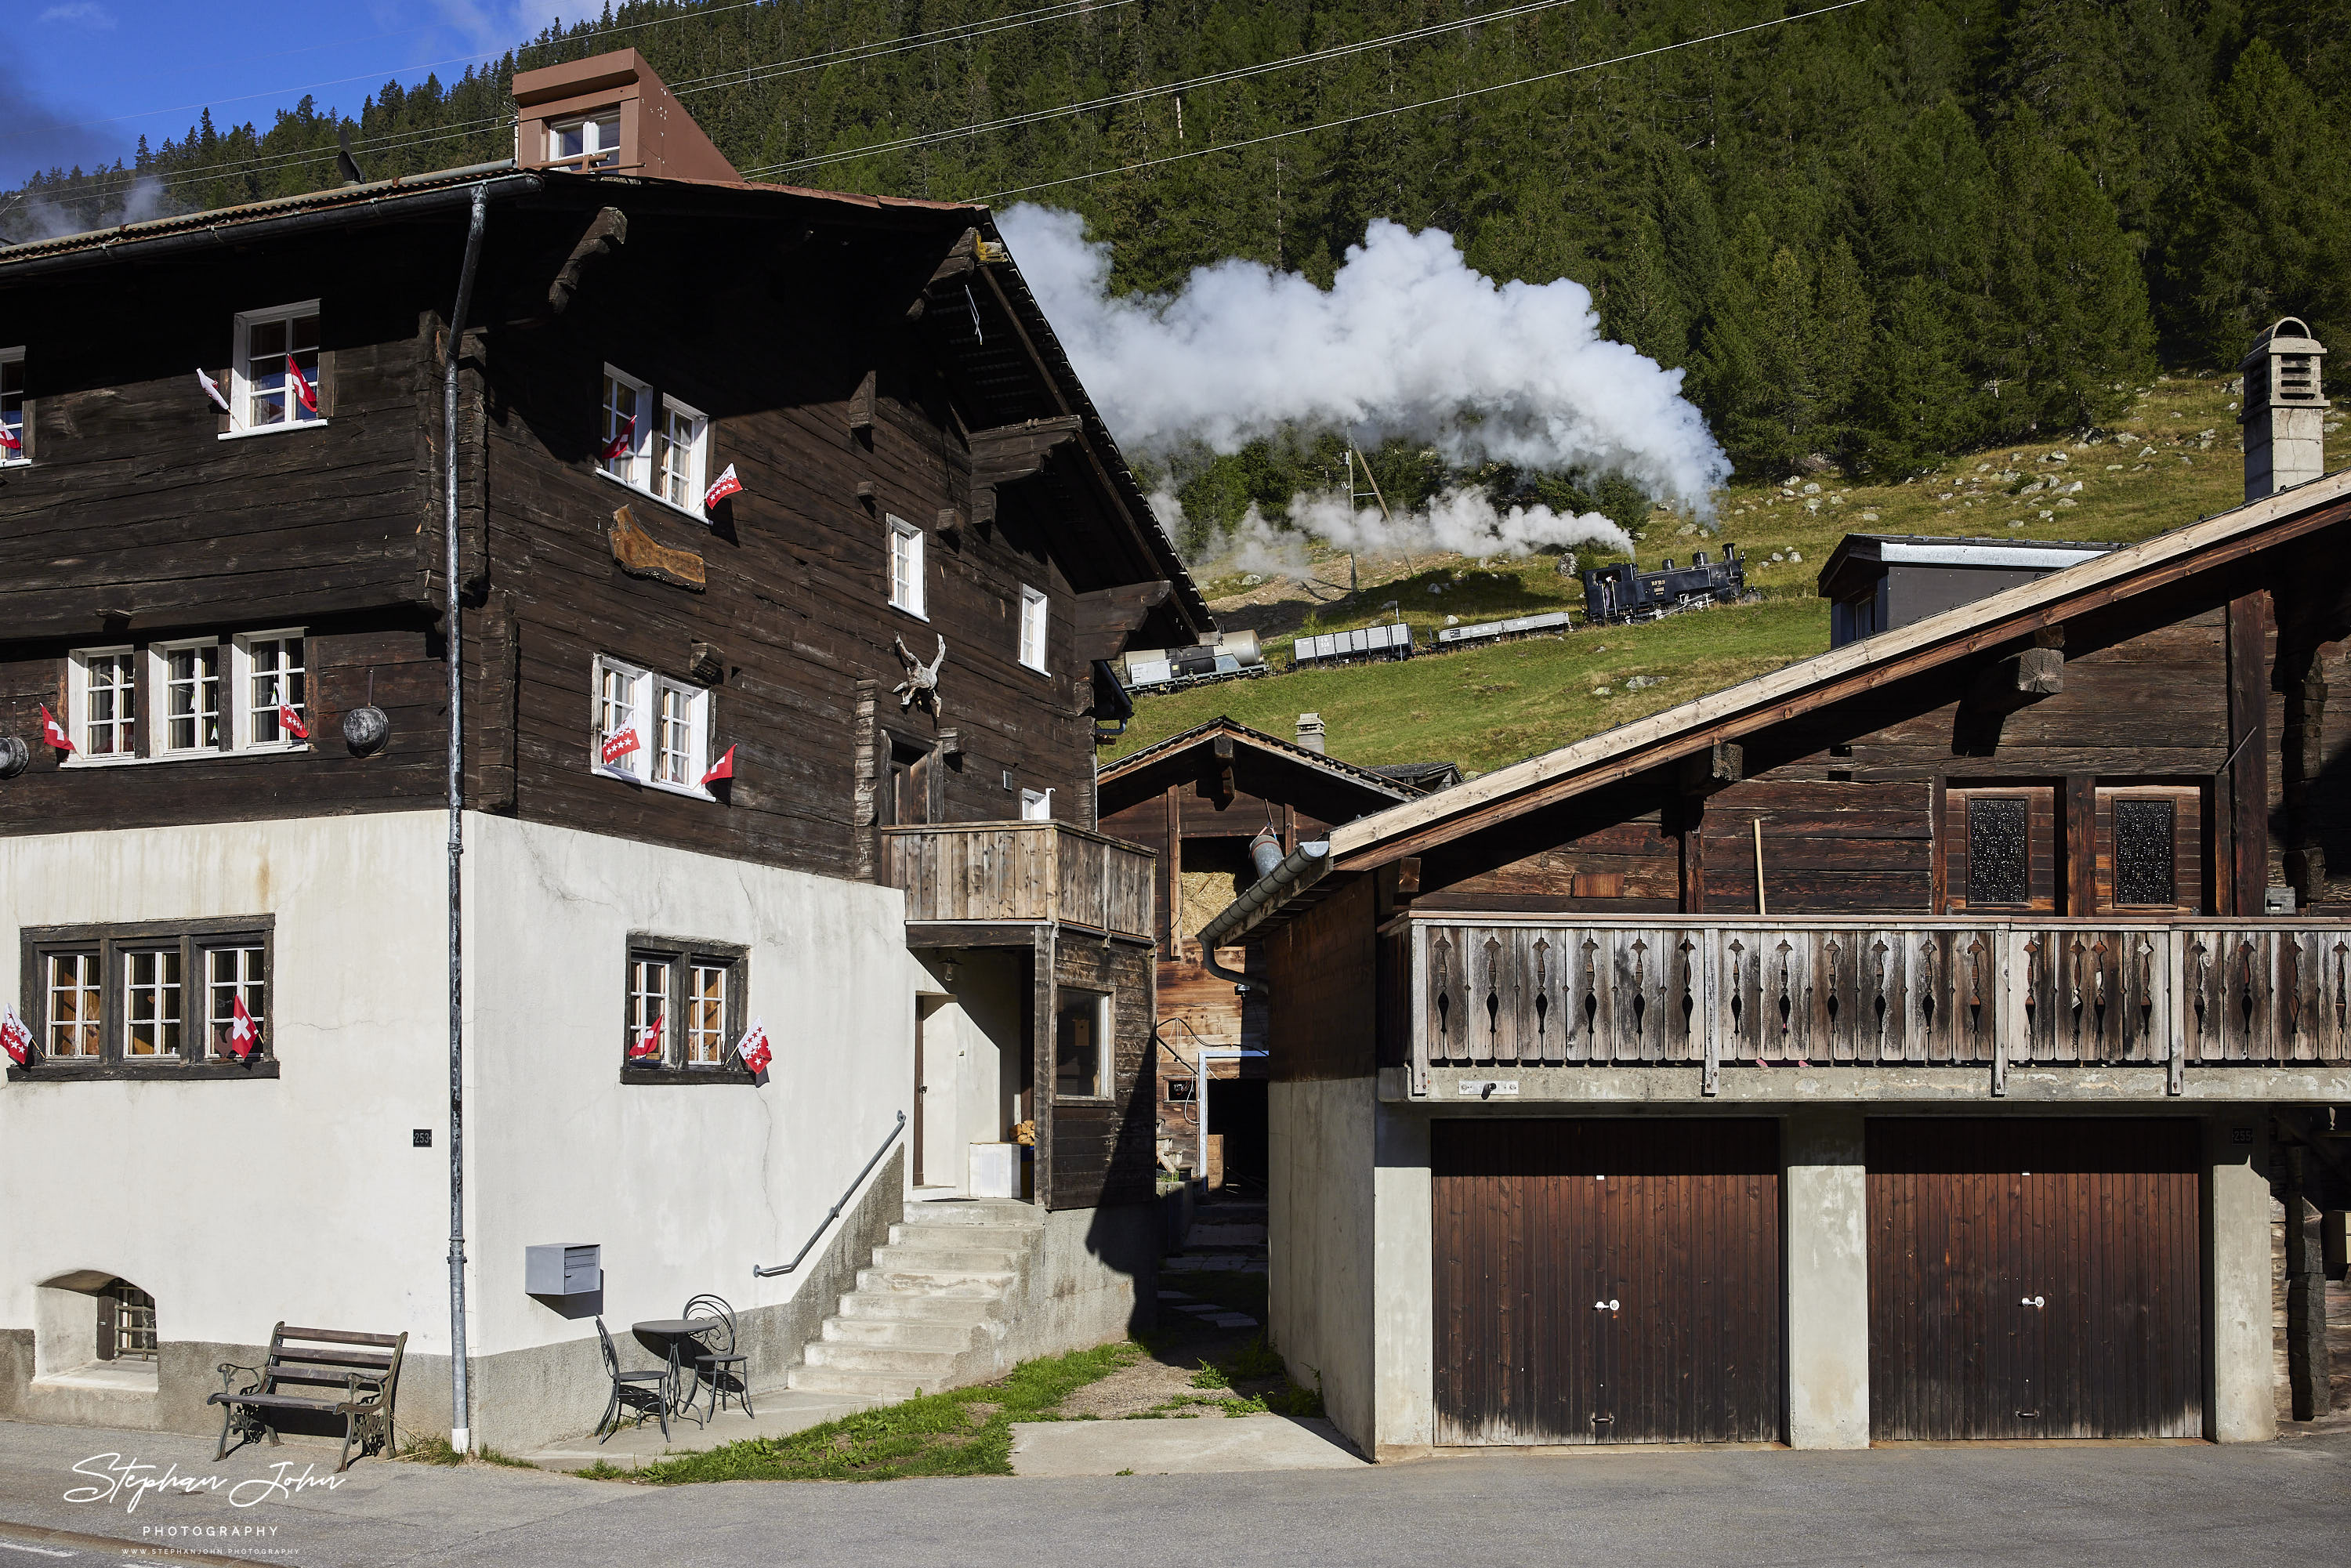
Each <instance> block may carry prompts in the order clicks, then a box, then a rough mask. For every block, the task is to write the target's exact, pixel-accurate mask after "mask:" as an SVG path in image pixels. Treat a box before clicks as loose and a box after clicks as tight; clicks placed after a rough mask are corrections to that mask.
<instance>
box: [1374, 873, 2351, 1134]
mask: <svg viewBox="0 0 2351 1568" xmlns="http://www.w3.org/2000/svg"><path fill="white" fill-rule="evenodd" d="M1411 941H1412V982H1413V992H1412V1002H1411V1007H1410V1014H1409V1016H1410V1019H1411V1028H1412V1031H1413V1038H1412V1042H1411V1045H1412V1049H1411V1061H1412V1065H1413V1074H1414V1089H1415V1092H1421V1091H1422V1090H1424V1089H1425V1088H1426V1076H1427V1071H1428V1069H1429V1068H1431V1067H1468V1066H1483V1065H1485V1064H1488V1063H1491V1064H1494V1065H1496V1066H1513V1065H1519V1066H1529V1067H1537V1066H1584V1065H1599V1064H1614V1063H1679V1064H1694V1065H1699V1066H1702V1067H1703V1069H1704V1074H1703V1086H1704V1090H1705V1092H1707V1093H1709V1094H1710V1093H1713V1092H1715V1089H1716V1085H1717V1076H1716V1075H1717V1071H1718V1069H1719V1067H1720V1066H1721V1065H1722V1064H1723V1063H1725V1062H1728V1063H1730V1064H1733V1065H1742V1064H1757V1063H1761V1064H1764V1065H1767V1066H1768V1065H1774V1064H1778V1063H1781V1062H1787V1063H1791V1064H1793V1063H1797V1062H1802V1063H1804V1064H1807V1065H1809V1066H1813V1067H1841V1066H1873V1065H1892V1066H1900V1065H1910V1066H1920V1067H1931V1066H1981V1067H1985V1068H1987V1069H1988V1070H1989V1071H1990V1072H1991V1080H1992V1089H1993V1092H1996V1093H1997V1092H2003V1091H2004V1090H2005V1087H2006V1075H2007V1071H2008V1069H2009V1068H2010V1067H2011V1065H2016V1066H2033V1067H2039V1066H2043V1065H2044V1064H2055V1065H2074V1066H2100V1065H2115V1064H2137V1065H2143V1066H2162V1067H2168V1069H2169V1080H2168V1082H2169V1086H2170V1091H2171V1092H2173V1093H2179V1092H2181V1090H2182V1084H2183V1075H2184V1073H2185V1071H2186V1070H2187V1069H2189V1068H2190V1067H2194V1066H2196V1065H2199V1064H2208V1063H2209V1064H2220V1065H2280V1066H2283V1065H2292V1064H2294V1063H2297V1062H2310V1063H2338V1062H2346V1061H2351V925H2317V924H2306V923H2294V922H2290V921H2280V920H2258V921H2236V922H2231V921H2211V920H2199V921H2183V922H2178V923H2169V922H2145V923H2141V922H2131V921H2119V920H2117V921H2066V920H2052V919H2043V920H2030V921H2013V922H1990V921H1985V922H1962V921H1905V920H1870V919H1851V920H1835V919H1823V918H1815V919H1810V920H1789V921H1775V920H1767V919H1758V920H1736V921H1733V920H1712V921H1708V920H1694V919H1675V918H1667V917H1660V918H1656V919H1651V920H1646V921H1603V920H1575V919H1568V920H1559V921H1537V920H1528V919H1525V918H1510V917H1494V918H1482V917H1468V916H1454V915H1446V916H1427V917H1423V918H1420V919H1416V920H1415V921H1414V923H1413V936H1412V938H1411Z"/></svg>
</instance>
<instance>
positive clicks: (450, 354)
mask: <svg viewBox="0 0 2351 1568" xmlns="http://www.w3.org/2000/svg"><path fill="white" fill-rule="evenodd" d="M489 214H490V193H489V191H488V190H487V188H486V187H485V186H482V185H476V186H475V187H474V205H473V214H472V215H471V217H470V218H469V219H468V220H467V222H466V226H465V268H464V270H462V271H461V272H459V273H458V275H457V308H455V310H453V311H451V312H450V315H449V340H448V343H447V346H446V347H445V349H444V351H443V353H442V356H441V357H442V364H443V370H442V382H441V444H442V454H443V455H444V457H445V458H446V459H447V468H446V470H445V474H444V480H443V484H442V490H443V495H444V500H445V501H446V503H447V507H446V510H445V512H444V518H443V528H442V531H443V533H444V535H445V536H446V538H445V541H444V542H445V543H446V545H447V547H448V549H447V555H446V558H445V559H444V571H445V572H446V574H447V582H446V583H445V585H444V586H445V587H446V588H447V590H448V595H449V597H448V640H447V644H446V649H447V653H448V658H449V1447H451V1448H454V1449H455V1450H456V1451H457V1452H458V1453H461V1454H463V1453H465V1452H467V1451H469V1450H470V1449H471V1448H472V1446H473V1437H474V1434H473V1429H472V1422H471V1421H470V1420H469V1419H468V1416H470V1414H471V1409H472V1406H471V1404H470V1402H469V1400H468V1398H467V1389H466V1376H465V904H464V895H465V873H464V870H463V857H464V855H465V665H464V662H463V660H461V659H460V658H459V657H458V637H457V633H458V606H457V361H458V358H459V356H460V355H461V354H462V353H463V351H464V344H465V316H466V312H467V310H468V309H469V308H471V306H472V304H473V299H474V267H475V264H476V263H477V262H479V261H480V260H481V256H482V230H483V228H484V226H485V225H486V224H487V223H488V221H489Z"/></svg>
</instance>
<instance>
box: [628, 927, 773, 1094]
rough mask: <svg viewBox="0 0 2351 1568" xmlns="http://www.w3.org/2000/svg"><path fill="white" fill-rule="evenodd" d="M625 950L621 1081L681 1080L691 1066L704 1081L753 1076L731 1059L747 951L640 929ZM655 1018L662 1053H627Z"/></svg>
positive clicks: (738, 1036) (740, 1032)
mask: <svg viewBox="0 0 2351 1568" xmlns="http://www.w3.org/2000/svg"><path fill="white" fill-rule="evenodd" d="M628 954H629V969H628V985H627V991H626V995H627V1007H626V1009H625V1011H624V1014H623V1019H622V1021H623V1025H624V1028H623V1032H622V1056H621V1073H622V1082H629V1083H679V1082H687V1081H688V1080H687V1077H686V1075H687V1074H688V1073H695V1074H698V1076H699V1081H701V1082H718V1081H721V1080H722V1079H723V1080H724V1081H726V1082H751V1081H752V1074H751V1072H750V1071H749V1070H748V1069H747V1068H746V1067H744V1066H743V1064H742V1063H741V1062H740V1061H735V1060H734V1055H735V1042H736V1041H737V1040H740V1039H741V1038H742V1036H743V1003H744V998H745V993H746V991H747V974H748V969H747V966H748V964H749V962H750V958H749V955H748V953H747V950H746V949H744V948H742V947H739V946H735V945H734V944H732V943H726V942H695V941H688V940H684V939H681V938H678V937H674V936H653V935H652V934H650V933H644V932H640V933H636V934H633V935H632V936H630V937H629V947H628ZM656 1024H658V1026H659V1028H660V1030H661V1033H660V1036H659V1037H658V1038H659V1040H660V1044H661V1051H660V1053H659V1054H658V1055H655V1056H643V1057H640V1056H632V1055H630V1054H629V1052H630V1051H631V1050H632V1048H633V1047H634V1046H635V1045H636V1044H637V1043H638V1042H639V1041H640V1040H643V1039H644V1036H645V1031H646V1030H648V1029H651V1028H653V1027H655V1025H656Z"/></svg>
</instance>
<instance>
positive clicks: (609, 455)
mask: <svg viewBox="0 0 2351 1568" xmlns="http://www.w3.org/2000/svg"><path fill="white" fill-rule="evenodd" d="M636 443H637V416H636V415H635V414H633V413H632V414H631V415H629V417H628V418H626V419H624V420H622V421H621V428H620V430H619V431H618V433H616V434H614V435H613V437H612V439H611V440H610V441H608V442H606V443H604V444H603V445H602V446H601V447H599V448H597V451H596V456H597V458H598V459H599V460H600V461H601V462H605V463H617V462H619V461H620V460H621V459H622V458H623V457H625V456H627V455H629V448H631V447H632V446H634V445H635V444H636Z"/></svg>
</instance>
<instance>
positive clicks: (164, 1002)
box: [122, 947, 181, 1057]
mask: <svg viewBox="0 0 2351 1568" xmlns="http://www.w3.org/2000/svg"><path fill="white" fill-rule="evenodd" d="M122 966H123V1009H122V1010H123V1019H124V1036H123V1046H122V1053H123V1054H124V1055H125V1056H134V1057H135V1056H177V1055H179V1054H180V1019H181V1013H180V950H179V949H178V948H177V947H159V948H149V949H144V950H134V951H131V952H129V953H125V954H124V955H123V956H122Z"/></svg>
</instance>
